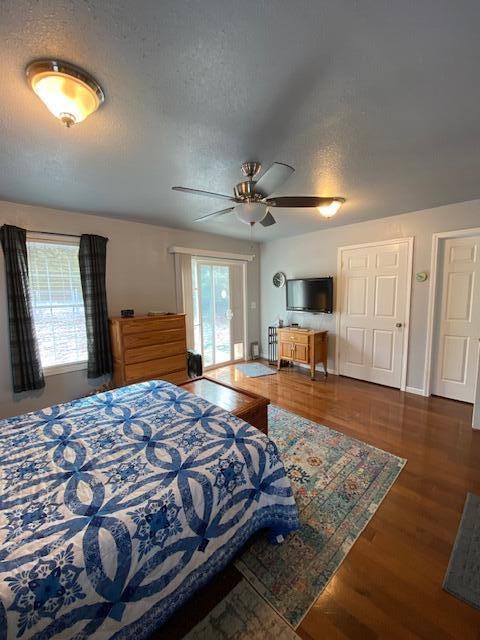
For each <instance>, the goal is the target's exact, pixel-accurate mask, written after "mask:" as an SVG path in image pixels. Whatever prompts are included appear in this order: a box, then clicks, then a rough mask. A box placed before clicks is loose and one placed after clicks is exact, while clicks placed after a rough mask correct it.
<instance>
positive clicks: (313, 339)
mask: <svg viewBox="0 0 480 640" xmlns="http://www.w3.org/2000/svg"><path fill="white" fill-rule="evenodd" d="M327 337H328V331H314V330H313V329H297V328H294V327H283V328H281V329H278V366H277V368H278V369H280V367H281V364H282V360H288V361H289V362H298V363H299V364H308V366H309V367H310V376H311V378H312V380H315V365H316V364H317V363H318V362H321V363H322V364H323V370H324V372H325V376H327V375H328V373H327V357H328V339H327Z"/></svg>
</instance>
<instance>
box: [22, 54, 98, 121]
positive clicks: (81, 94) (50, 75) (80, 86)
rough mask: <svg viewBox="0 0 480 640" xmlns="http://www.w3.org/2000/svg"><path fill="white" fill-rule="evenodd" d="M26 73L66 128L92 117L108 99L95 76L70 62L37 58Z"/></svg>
mask: <svg viewBox="0 0 480 640" xmlns="http://www.w3.org/2000/svg"><path fill="white" fill-rule="evenodd" d="M26 74H27V80H28V82H29V84H30V86H31V88H32V89H33V91H34V92H35V93H36V94H37V96H38V97H39V98H40V100H41V101H42V102H43V103H44V104H45V105H46V107H47V109H48V110H49V111H50V112H51V113H53V115H54V116H55V117H56V118H58V119H59V120H60V121H61V122H63V124H64V125H65V126H66V127H71V126H72V125H74V124H77V123H78V122H82V120H85V118H88V116H89V115H91V114H92V113H94V112H95V111H96V110H97V109H98V108H99V107H100V106H101V105H102V104H103V101H104V100H105V94H104V92H103V89H102V88H101V86H100V85H99V84H98V82H97V81H96V80H95V78H94V77H93V76H91V75H90V74H89V73H87V72H86V71H83V69H80V68H79V67H76V66H75V65H73V64H70V63H68V62H62V61H60V60H45V59H42V60H34V61H33V62H31V63H30V64H29V65H28V67H27V69H26Z"/></svg>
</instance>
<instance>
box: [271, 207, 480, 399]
mask: <svg viewBox="0 0 480 640" xmlns="http://www.w3.org/2000/svg"><path fill="white" fill-rule="evenodd" d="M339 215H341V213H340V214H339ZM319 224H320V225H321V226H323V227H324V229H322V230H320V231H316V232H314V233H309V234H305V235H298V236H294V237H292V238H285V239H280V240H273V241H271V242H267V243H266V244H264V245H262V252H261V277H260V290H261V293H262V297H261V327H262V347H263V349H262V350H263V352H264V353H265V352H266V346H267V345H266V343H267V339H266V336H267V327H268V325H269V324H272V323H274V321H275V320H276V319H277V318H278V316H280V317H281V318H283V319H284V320H286V321H287V322H288V321H297V322H299V323H300V324H303V325H305V326H310V327H314V328H324V329H328V331H329V332H330V341H329V368H331V369H334V368H335V362H334V354H335V338H334V336H335V321H336V319H335V314H333V315H332V316H329V315H324V314H317V315H314V314H310V313H287V312H286V310H285V289H284V288H282V289H276V288H275V287H274V286H273V284H272V276H273V274H274V273H275V272H276V271H284V272H285V274H286V275H287V278H294V277H309V276H327V275H336V270H337V249H338V247H342V246H347V245H352V244H361V243H364V242H374V241H376V240H388V239H392V238H401V237H408V236H414V238H415V247H414V265H413V270H414V273H416V272H419V271H427V272H429V271H430V258H431V247H432V234H433V233H435V232H440V231H451V230H452V229H466V228H470V227H478V226H480V200H472V201H469V202H462V203H458V204H453V205H447V206H444V207H437V208H435V209H426V210H424V211H415V212H412V213H406V214H402V215H398V216H393V217H389V218H382V219H380V220H372V221H369V222H361V223H358V224H352V225H348V226H345V227H332V228H330V229H329V228H328V222H327V221H325V222H320V223H319ZM429 283H430V281H429V280H427V282H425V283H418V282H415V280H414V282H413V289H412V308H411V322H410V347H409V360H408V375H407V386H409V387H413V388H416V389H423V386H424V382H423V376H424V365H425V340H426V323H427V306H428V289H429Z"/></svg>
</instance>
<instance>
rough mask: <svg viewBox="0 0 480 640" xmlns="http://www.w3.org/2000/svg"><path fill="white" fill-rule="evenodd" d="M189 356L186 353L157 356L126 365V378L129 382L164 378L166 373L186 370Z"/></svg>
mask: <svg viewBox="0 0 480 640" xmlns="http://www.w3.org/2000/svg"><path fill="white" fill-rule="evenodd" d="M186 364H187V356H186V354H185V353H183V354H181V355H176V356H169V357H167V358H157V359H156V360H147V361H146V362H139V363H136V364H127V365H125V380H126V382H127V383H130V382H135V381H136V380H152V379H153V378H162V374H164V373H173V372H174V371H179V370H181V369H183V370H184V371H185V370H186Z"/></svg>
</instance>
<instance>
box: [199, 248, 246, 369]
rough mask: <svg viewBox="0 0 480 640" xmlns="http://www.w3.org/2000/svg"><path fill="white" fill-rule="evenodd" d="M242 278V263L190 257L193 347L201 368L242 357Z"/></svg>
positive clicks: (243, 335) (243, 334)
mask: <svg viewBox="0 0 480 640" xmlns="http://www.w3.org/2000/svg"><path fill="white" fill-rule="evenodd" d="M244 280H245V277H244V265H243V264H238V263H237V264H235V263H230V262H223V261H217V260H210V259H195V258H194V259H193V260H192V284H193V324H194V339H195V350H196V351H199V352H200V353H201V354H202V356H203V365H204V367H211V366H214V365H218V364H222V363H227V362H232V361H234V360H241V359H243V358H244V354H245V322H244V313H245V303H244V297H245V291H244V288H245V285H244Z"/></svg>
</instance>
